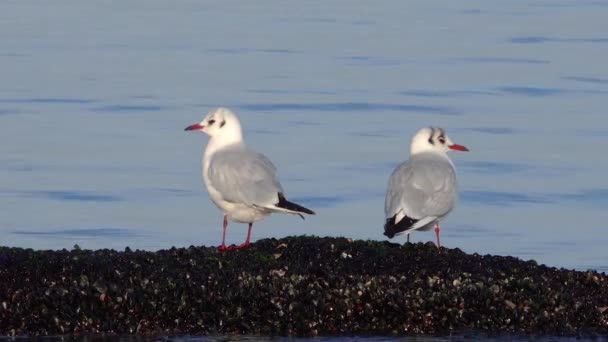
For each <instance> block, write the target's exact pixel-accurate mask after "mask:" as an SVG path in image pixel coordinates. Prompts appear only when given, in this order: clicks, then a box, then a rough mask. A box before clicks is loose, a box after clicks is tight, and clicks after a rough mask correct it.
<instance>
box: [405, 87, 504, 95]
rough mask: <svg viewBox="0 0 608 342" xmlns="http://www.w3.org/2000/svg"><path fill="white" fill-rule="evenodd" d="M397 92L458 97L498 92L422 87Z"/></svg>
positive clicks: (496, 93)
mask: <svg viewBox="0 0 608 342" xmlns="http://www.w3.org/2000/svg"><path fill="white" fill-rule="evenodd" d="M399 94H401V95H405V96H418V97H459V96H469V95H487V96H496V95H500V93H498V92H495V91H487V90H424V89H412V90H403V91H400V92H399Z"/></svg>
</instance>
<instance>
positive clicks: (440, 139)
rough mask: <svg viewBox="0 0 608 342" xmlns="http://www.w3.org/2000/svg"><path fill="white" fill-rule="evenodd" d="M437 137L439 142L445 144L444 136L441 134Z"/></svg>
mask: <svg viewBox="0 0 608 342" xmlns="http://www.w3.org/2000/svg"><path fill="white" fill-rule="evenodd" d="M438 139H439V142H440V143H442V144H445V138H444V137H443V136H440V137H439V138H438Z"/></svg>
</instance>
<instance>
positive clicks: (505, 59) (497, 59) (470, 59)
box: [451, 57, 551, 64]
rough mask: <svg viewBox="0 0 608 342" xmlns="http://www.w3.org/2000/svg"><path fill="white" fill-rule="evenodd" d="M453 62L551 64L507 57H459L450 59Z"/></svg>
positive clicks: (542, 60)
mask: <svg viewBox="0 0 608 342" xmlns="http://www.w3.org/2000/svg"><path fill="white" fill-rule="evenodd" d="M451 60H452V61H455V62H465V63H475V64H479V63H497V64H549V63H551V62H550V61H549V60H546V59H533V58H508V57H459V58H452V59H451Z"/></svg>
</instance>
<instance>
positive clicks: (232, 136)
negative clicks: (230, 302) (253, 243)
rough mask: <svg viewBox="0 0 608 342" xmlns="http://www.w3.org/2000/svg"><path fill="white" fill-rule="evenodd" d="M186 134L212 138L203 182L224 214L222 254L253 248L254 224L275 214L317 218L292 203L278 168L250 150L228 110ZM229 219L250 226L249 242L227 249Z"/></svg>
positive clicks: (211, 114)
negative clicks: (308, 215) (280, 181)
mask: <svg viewBox="0 0 608 342" xmlns="http://www.w3.org/2000/svg"><path fill="white" fill-rule="evenodd" d="M185 130H186V131H201V132H204V133H206V134H207V135H209V137H210V139H209V143H208V144H207V148H206V149H205V152H204V154H203V162H202V164H203V165H202V166H203V172H202V174H203V182H204V183H205V186H206V187H207V191H208V192H209V197H210V198H211V201H212V202H213V203H214V204H215V205H216V206H217V207H218V208H220V210H222V211H223V212H224V234H223V237H222V245H221V246H220V247H219V249H220V250H221V251H226V250H232V249H239V248H243V247H246V246H248V245H249V240H250V239H251V228H252V226H253V222H255V221H258V220H261V219H262V218H264V217H266V216H268V215H270V214H271V213H273V212H283V213H288V214H295V215H299V216H300V217H301V218H302V219H304V216H303V215H302V213H304V214H310V215H314V212H313V211H312V210H310V209H307V208H304V207H302V206H300V205H298V204H295V203H293V202H290V201H288V200H287V199H286V198H285V195H284V191H283V188H282V187H281V184H280V183H279V180H278V175H277V169H276V168H275V166H274V165H273V164H272V162H271V161H270V160H269V159H268V158H266V156H264V155H262V154H260V153H257V152H255V151H253V150H251V149H249V148H248V147H247V146H246V145H245V143H244V142H243V134H242V132H241V124H240V122H239V119H238V118H237V116H236V115H235V114H234V113H233V112H232V111H230V110H229V109H227V108H217V109H215V110H212V111H210V112H209V113H208V114H207V116H206V117H205V118H204V119H203V120H202V121H201V122H199V123H196V124H194V125H190V126H188V127H186V129H185ZM228 219H230V220H232V221H235V222H240V223H248V224H249V231H248V232H247V240H246V241H245V243H243V244H241V245H239V246H234V245H231V246H229V247H227V246H226V228H227V227H228Z"/></svg>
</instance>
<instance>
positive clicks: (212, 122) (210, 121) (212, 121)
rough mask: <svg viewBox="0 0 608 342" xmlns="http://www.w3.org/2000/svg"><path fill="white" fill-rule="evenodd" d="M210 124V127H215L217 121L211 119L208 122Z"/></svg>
mask: <svg viewBox="0 0 608 342" xmlns="http://www.w3.org/2000/svg"><path fill="white" fill-rule="evenodd" d="M207 122H208V123H209V125H213V124H214V123H215V120H213V119H211V120H209V121H207Z"/></svg>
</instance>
